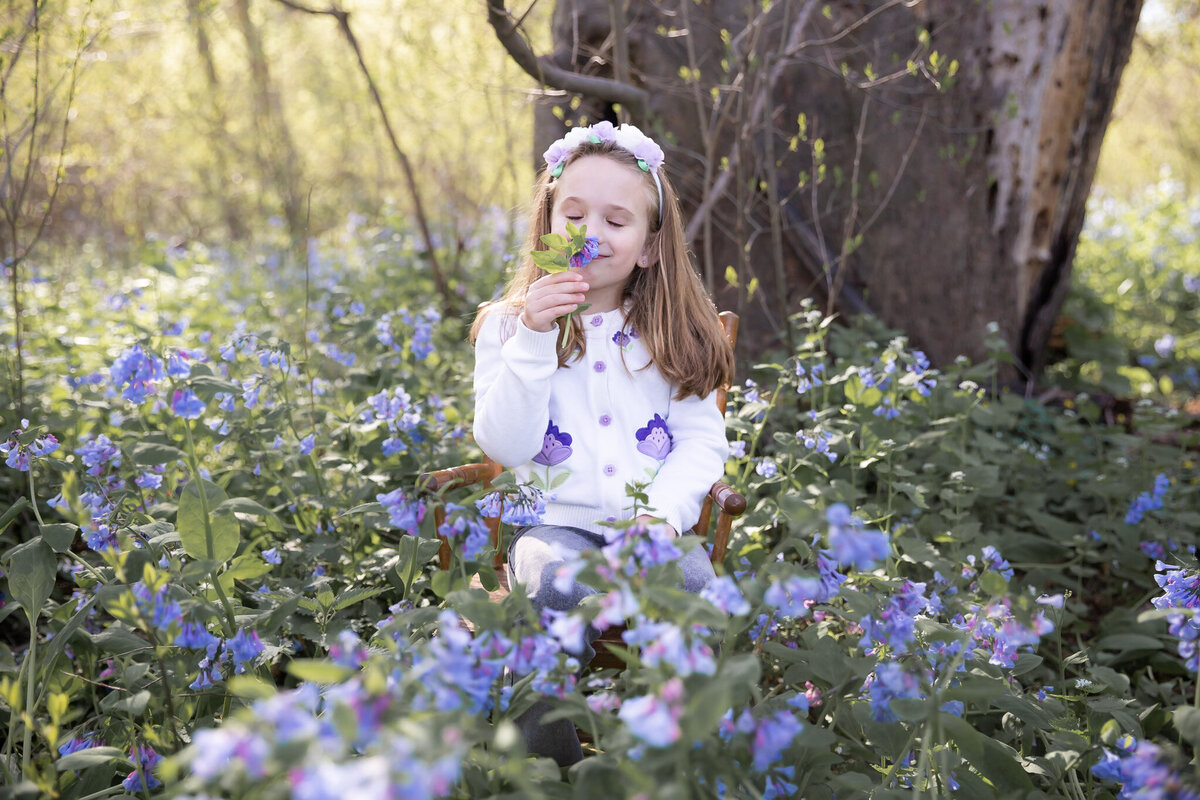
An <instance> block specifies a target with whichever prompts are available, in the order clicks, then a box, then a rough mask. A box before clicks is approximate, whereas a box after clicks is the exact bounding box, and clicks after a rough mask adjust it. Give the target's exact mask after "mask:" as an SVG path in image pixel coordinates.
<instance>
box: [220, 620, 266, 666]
mask: <svg viewBox="0 0 1200 800" xmlns="http://www.w3.org/2000/svg"><path fill="white" fill-rule="evenodd" d="M226 647H227V648H228V649H229V654H230V655H231V656H232V657H233V666H234V671H235V672H238V673H241V672H244V671H245V669H246V664H247V662H250V661H253V660H254V659H255V658H257V657H258V655H259V653H261V652H262V651H263V649H264V648H263V643H262V641H261V640H260V639H259V638H258V632H257V631H253V630H251V631H249V632H247V631H246V630H245V629H242V630H240V631H238V632H237V633H235V634H234V636H233V638H232V639H230V640H229V641H228V642H227V643H226Z"/></svg>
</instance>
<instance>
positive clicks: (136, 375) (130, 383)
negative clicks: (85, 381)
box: [109, 344, 164, 405]
mask: <svg viewBox="0 0 1200 800" xmlns="http://www.w3.org/2000/svg"><path fill="white" fill-rule="evenodd" d="M163 374H164V373H163V364H162V361H161V360H160V359H159V358H158V357H157V356H154V355H151V354H150V353H147V352H145V351H144V350H143V349H142V346H141V345H140V344H138V345H134V346H133V347H131V348H129V349H128V350H126V351H125V352H123V353H121V354H120V355H118V356H117V358H116V360H115V361H113V364H112V367H111V368H110V369H109V377H110V379H111V380H112V385H113V387H114V388H116V389H120V390H121V396H122V397H124V398H125V399H126V400H127V401H129V402H131V403H134V404H135V405H141V404H142V403H143V402H145V400H146V398H147V397H148V396H149V395H150V394H152V393H153V392H154V391H155V382H156V381H159V380H162V378H163Z"/></svg>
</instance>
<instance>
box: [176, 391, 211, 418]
mask: <svg viewBox="0 0 1200 800" xmlns="http://www.w3.org/2000/svg"><path fill="white" fill-rule="evenodd" d="M171 413H173V414H174V415H175V416H177V417H180V418H181V419H199V418H200V416H201V415H202V414H203V413H204V401H203V400H201V399H200V398H199V397H197V396H196V393H195V392H193V391H192V390H191V389H176V390H175V394H174V395H173V396H172V398H171Z"/></svg>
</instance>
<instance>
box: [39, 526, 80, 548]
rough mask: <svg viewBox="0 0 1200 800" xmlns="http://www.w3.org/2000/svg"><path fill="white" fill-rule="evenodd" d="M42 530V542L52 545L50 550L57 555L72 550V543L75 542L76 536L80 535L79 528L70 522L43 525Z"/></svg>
mask: <svg viewBox="0 0 1200 800" xmlns="http://www.w3.org/2000/svg"><path fill="white" fill-rule="evenodd" d="M41 529H42V541H44V542H45V543H46V544H48V545H50V549H51V550H53V551H54V552H56V553H65V552H67V551H68V550H70V549H71V543H72V542H74V541H75V534H77V533H79V526H78V525H72V524H71V523H69V522H55V523H52V524H50V525H42V526H41Z"/></svg>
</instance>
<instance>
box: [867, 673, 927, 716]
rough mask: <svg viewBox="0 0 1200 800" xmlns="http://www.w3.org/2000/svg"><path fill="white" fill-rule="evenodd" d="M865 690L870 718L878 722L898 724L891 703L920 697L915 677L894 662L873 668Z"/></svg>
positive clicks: (919, 686) (919, 689)
mask: <svg viewBox="0 0 1200 800" xmlns="http://www.w3.org/2000/svg"><path fill="white" fill-rule="evenodd" d="M867 690H868V692H869V694H870V700H871V716H872V717H873V718H874V719H875V720H877V721H879V722H898V721H899V717H897V716H896V714H895V713H894V712H893V711H892V705H891V704H892V701H893V700H898V699H905V698H919V697H921V683H920V681H918V680H917V677H916V676H915V675H913V674H911V673H909V672H907V671H905V669H904V667H902V666H900V664H898V663H896V662H894V661H888V662H885V663H883V664H880V665H879V666H877V667H876V668H875V674H874V676H873V677H871V678H868V679H867Z"/></svg>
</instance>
